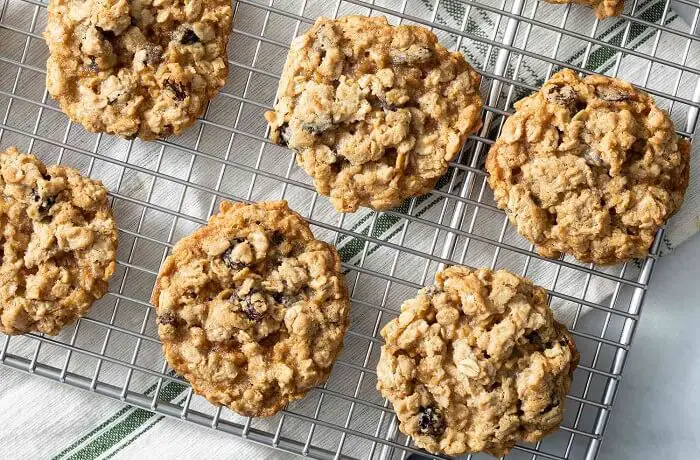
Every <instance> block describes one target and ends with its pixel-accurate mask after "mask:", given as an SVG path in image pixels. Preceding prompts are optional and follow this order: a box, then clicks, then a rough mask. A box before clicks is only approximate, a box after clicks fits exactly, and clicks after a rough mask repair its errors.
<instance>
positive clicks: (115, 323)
mask: <svg viewBox="0 0 700 460" xmlns="http://www.w3.org/2000/svg"><path fill="white" fill-rule="evenodd" d="M679 1H680V3H683V4H684V5H686V6H691V7H693V8H694V17H693V21H692V24H691V27H690V29H689V30H687V32H686V31H685V30H681V29H680V28H679V26H678V24H679V21H674V20H673V19H672V16H673V12H672V10H671V9H670V8H669V5H670V3H669V1H666V2H665V3H663V4H662V8H663V9H662V10H661V14H660V15H659V14H658V13H659V12H658V11H657V15H656V16H654V17H652V16H649V15H647V14H646V13H647V12H648V11H649V10H651V9H652V8H653V5H652V6H650V2H649V1H646V2H645V1H639V0H637V1H634V2H633V3H632V5H628V6H627V9H626V11H627V13H628V14H625V15H623V16H622V18H623V19H622V23H621V24H620V25H619V26H618V28H617V30H618V34H617V35H612V34H608V35H606V33H601V30H602V29H603V28H604V27H603V26H602V25H601V24H602V23H600V22H599V21H597V20H594V19H593V18H592V17H591V16H590V15H583V16H582V15H580V14H578V11H576V10H573V9H572V8H570V7H554V6H552V5H547V4H543V3H539V2H537V1H533V0H493V1H490V0H479V1H471V0H459V1H455V0H435V1H434V2H432V3H431V2H427V1H425V0H421V1H419V0H415V1H414V0H402V1H400V2H397V3H393V2H390V1H383V2H382V1H379V0H377V1H376V2H375V3H374V4H370V3H368V2H365V1H363V0H336V1H335V2H334V3H328V2H322V1H313V0H269V1H258V0H237V1H236V2H234V8H235V9H234V25H233V35H232V38H231V45H230V46H229V56H230V64H231V75H230V77H229V81H228V84H227V86H226V87H225V88H224V90H223V92H222V94H221V95H220V96H219V97H218V98H217V99H216V100H215V101H214V102H212V104H210V106H209V108H208V109H207V112H206V114H205V116H204V117H203V118H202V120H200V122H199V123H198V124H197V125H196V126H195V127H193V128H191V129H190V130H189V131H188V132H187V133H185V134H184V135H183V136H180V137H177V138H172V139H167V140H162V141H158V142H156V143H148V144H144V143H141V142H139V141H123V140H120V139H116V138H113V137H110V136H102V135H91V134H88V133H86V132H85V131H83V130H82V128H80V127H77V126H74V125H72V124H71V123H70V122H68V121H67V120H66V118H65V117H64V116H63V115H62V114H61V113H60V111H59V110H58V109H57V107H56V105H55V104H54V103H53V101H51V100H50V98H48V97H47V93H46V91H45V88H44V83H43V80H44V78H45V71H44V63H45V59H46V55H47V51H46V47H45V44H44V43H43V39H42V37H41V31H42V30H43V28H44V25H45V21H46V9H45V4H44V3H42V2H38V1H35V0H22V1H19V0H3V3H2V10H0V77H1V78H0V111H1V113H2V114H3V115H2V116H3V118H2V123H1V124H0V147H2V148H3V149H4V148H6V147H7V146H9V145H17V146H18V147H19V148H20V149H21V150H24V151H30V152H33V153H35V154H37V155H39V156H40V157H42V158H43V159H44V160H45V161H47V162H57V163H66V164H70V165H71V166H74V167H78V168H80V169H81V170H82V171H83V172H84V173H86V174H89V175H91V176H93V177H96V178H99V179H101V180H103V181H104V182H105V184H106V185H107V186H108V188H109V189H110V190H111V191H112V192H111V196H112V199H113V207H114V210H115V214H116V216H117V218H118V224H119V230H120V239H121V243H120V253H119V261H118V262H119V264H118V265H119V266H118V271H117V274H116V276H115V279H114V281H113V282H112V287H111V289H110V293H109V294H108V295H107V296H106V297H105V298H104V299H102V300H101V301H100V302H98V303H97V304H96V305H95V306H94V308H93V309H92V311H91V313H90V315H89V316H88V317H86V318H83V319H81V320H80V321H79V322H78V323H77V324H76V325H75V326H74V327H72V328H70V329H69V330H66V331H64V332H63V333H62V334H61V335H59V336H57V337H46V336H41V335H30V336H25V337H13V338H10V337H5V336H0V362H1V363H2V364H4V365H5V366H8V367H11V368H15V369H20V370H23V371H28V372H30V373H34V374H37V375H41V376H44V377H48V378H50V379H52V380H57V381H60V382H63V383H67V384H69V385H73V386H76V387H79V388H83V389H86V390H89V391H93V392H96V393H99V394H102V395H105V396H108V397H111V398H117V399H121V400H123V401H125V402H127V403H129V404H131V405H133V406H137V407H141V408H145V409H148V410H151V411H154V412H157V413H160V414H164V415H168V416H171V417H177V418H182V419H184V420H187V421H189V422H192V423H196V424H199V425H205V426H210V427H212V428H214V429H217V430H220V431H222V432H226V433H231V434H234V435H237V436H242V437H244V438H247V439H249V440H251V441H254V442H258V443H262V444H265V445H268V446H272V447H276V448H279V449H282V450H285V451H288V452H294V453H300V454H304V455H309V456H314V457H319V458H330V457H335V458H340V457H352V458H382V459H384V458H402V459H403V458H405V456H406V455H407V454H408V453H411V452H420V451H418V450H416V449H414V448H413V447H412V445H411V442H410V439H407V438H406V437H404V436H403V435H401V434H399V433H397V430H396V424H395V419H394V417H393V413H392V411H391V409H390V407H389V405H388V403H387V402H386V401H385V400H383V399H382V398H381V397H380V396H379V395H378V394H377V392H376V391H375V390H374V386H375V383H376V371H375V366H376V362H377V359H378V348H379V345H380V343H381V342H380V339H379V338H378V331H379V330H380V328H381V327H382V326H383V325H384V324H385V323H386V322H387V321H388V320H390V319H391V318H393V317H394V316H395V315H396V312H397V310H398V306H399V305H400V303H401V301H402V300H403V299H405V298H408V297H411V296H413V295H414V294H415V289H417V288H419V287H420V286H422V285H424V284H426V283H429V282H430V281H431V279H432V276H433V275H434V273H435V272H436V271H437V270H438V268H439V267H440V266H441V265H442V264H450V263H464V264H467V265H471V266H490V267H492V268H509V269H511V270H513V271H516V272H520V273H522V274H523V275H526V276H529V277H531V278H533V280H534V281H535V282H537V283H538V284H541V285H543V286H545V287H547V288H548V289H549V292H550V294H551V302H552V305H553V306H554V307H555V308H557V309H558V311H560V312H562V311H568V312H573V315H571V316H570V317H569V318H568V320H569V321H568V323H569V326H570V328H571V330H572V332H573V334H574V335H575V338H576V340H577V344H578V346H579V348H580V349H581V353H582V361H581V366H580V367H579V369H578V370H577V371H576V375H575V380H574V388H573V389H572V391H571V393H570V394H569V395H568V397H567V399H568V401H567V410H566V415H565V420H564V424H563V426H562V428H561V430H559V431H558V432H557V433H555V434H553V435H551V436H549V437H547V438H546V439H545V440H543V441H542V442H540V443H537V444H536V445H525V444H523V445H518V446H517V447H516V449H515V450H514V451H513V453H512V454H511V456H509V458H510V457H512V458H533V459H534V458H552V459H569V458H584V457H585V458H587V459H592V458H595V456H596V453H597V451H598V448H599V445H600V441H601V438H602V435H603V431H604V428H605V423H606V420H607V418H608V416H609V414H610V410H611V406H612V403H613V400H614V396H615V390H616V387H617V384H618V382H619V380H620V378H621V375H622V369H623V365H624V361H625V357H626V354H627V351H628V350H629V348H630V342H631V338H632V335H633V331H634V327H635V324H636V321H637V320H638V319H639V312H640V308H641V305H642V302H643V298H644V293H645V290H646V286H647V283H648V281H649V278H650V276H651V272H652V268H653V265H654V260H655V257H656V254H657V253H658V251H659V247H660V245H661V244H662V235H659V236H658V237H657V241H656V243H655V244H654V246H653V248H652V251H651V253H650V256H649V257H648V258H647V259H646V260H644V261H641V262H640V263H638V264H632V263H630V264H625V265H623V266H618V267H612V268H601V267H596V266H594V265H592V264H587V265H583V264H579V263H578V262H576V261H575V260H573V259H569V258H566V259H563V260H559V261H550V260H546V259H542V258H541V257H539V256H537V255H536V254H535V253H533V252H532V246H531V245H529V244H527V242H525V241H524V240H523V239H522V238H520V237H519V236H518V235H517V234H515V232H514V231H513V230H512V228H510V227H509V226H508V225H507V219H506V218H505V216H504V215H503V214H502V213H501V212H500V211H499V210H498V209H497V208H496V207H495V206H494V205H493V201H492V200H491V197H490V194H489V189H488V187H487V186H486V181H485V173H484V172H483V171H482V170H481V162H482V161H483V157H484V154H485V153H486V151H487V150H488V147H489V145H490V144H492V143H493V139H494V138H495V136H496V135H497V134H498V131H499V129H500V127H501V125H502V122H503V120H504V118H505V116H507V115H508V114H509V110H511V108H512V102H514V101H515V100H517V99H518V98H519V97H521V96H522V95H523V94H527V93H528V92H529V91H531V90H534V89H536V87H537V85H538V84H539V82H541V80H543V79H544V78H547V77H548V76H549V75H550V74H551V73H552V72H553V71H555V70H557V69H558V68H559V67H560V66H567V67H570V68H574V69H576V70H579V71H582V72H588V71H589V70H590V69H597V70H598V71H604V72H606V73H608V74H610V75H618V74H620V75H622V76H625V78H628V79H630V80H631V81H632V82H633V83H635V84H638V85H639V86H641V87H645V88H647V89H648V90H649V92H651V93H652V94H654V95H655V96H656V97H657V101H658V102H659V103H660V104H662V105H665V106H666V107H667V108H668V109H669V111H670V113H671V115H672V117H673V118H674V120H676V123H677V124H676V126H677V128H679V129H678V131H679V134H681V135H685V136H692V135H693V134H694V133H695V124H696V118H697V113H698V108H699V107H700V104H698V103H697V102H693V100H694V101H697V100H698V97H699V96H700V92H699V90H698V89H697V88H700V84H699V83H698V75H699V74H700V71H699V70H698V68H697V65H689V64H688V59H689V57H690V56H693V54H694V52H697V51H698V46H700V45H699V43H698V39H697V37H695V36H694V35H693V32H694V30H695V27H696V25H697V22H698V12H699V11H700V10H698V6H697V4H696V3H693V2H692V1H689V0H679ZM552 8H557V9H556V10H553V9H552ZM574 11H576V12H574ZM349 13H359V14H374V15H377V14H384V15H387V16H388V17H389V18H390V20H391V21H392V22H394V23H397V22H404V23H415V24H422V25H425V26H428V27H431V28H432V29H433V30H434V31H435V32H436V33H437V34H438V35H439V37H440V39H441V41H442V42H443V43H445V44H446V45H448V46H450V47H451V48H453V49H458V50H461V51H463V52H465V54H467V56H468V58H469V59H470V60H471V61H472V63H473V64H474V65H475V67H478V69H479V71H480V73H481V75H482V77H483V79H482V85H481V87H482V92H483V94H484V96H485V100H486V102H487V106H486V108H485V110H484V127H483V129H482V130H481V131H480V132H479V133H477V134H476V135H473V136H471V137H470V141H469V142H468V143H467V145H466V146H465V148H464V150H463V151H462V153H461V154H460V157H459V158H458V159H457V160H456V161H455V162H453V163H452V164H451V168H450V170H449V172H448V174H447V175H446V176H445V177H444V178H443V180H442V181H441V182H440V184H439V186H438V187H436V190H435V191H433V192H432V193H431V194H429V195H428V196H426V197H422V198H419V199H414V200H410V201H409V202H407V203H406V204H405V205H404V206H402V207H401V208H399V209H396V210H392V211H389V212H385V213H371V212H367V211H362V212H359V213H356V214H354V215H338V214H336V213H334V212H333V211H332V210H331V208H330V206H329V204H328V202H327V200H326V199H325V198H323V197H319V196H318V195H317V194H316V193H315V191H314V190H313V187H312V186H311V185H310V182H309V180H308V178H307V177H306V176H305V175H304V174H303V173H302V172H300V171H299V169H298V168H296V167H295V166H294V158H293V155H292V154H291V153H290V152H289V151H287V150H285V149H282V148H280V147H277V146H273V145H270V144H269V143H268V142H267V140H266V134H267V132H266V127H265V124H264V122H263V121H262V112H263V111H264V110H266V109H268V108H269V107H270V106H271V105H272V102H273V101H274V93H275V89H276V85H277V79H278V75H279V73H280V71H281V66H282V62H283V60H284V56H285V55H286V51H287V49H288V45H289V42H290V40H291V38H293V37H294V36H297V35H298V34H300V33H302V32H303V30H304V29H305V28H307V27H308V25H309V24H310V23H311V22H312V20H313V18H315V17H317V16H319V15H326V16H333V17H337V16H338V15H343V14H349ZM577 14H578V15H577ZM450 18H452V19H455V18H456V22H454V21H452V22H451V20H450ZM640 27H644V28H646V30H647V32H645V33H646V34H647V35H648V36H647V38H646V42H647V46H646V48H645V47H637V46H636V45H635V43H636V42H635V40H637V41H641V39H640V32H639V28H640ZM584 30H585V31H587V32H584ZM533 37H534V38H533ZM615 37H617V38H615ZM669 40H670V41H672V42H673V43H674V44H675V45H674V46H677V48H676V49H679V50H683V51H682V53H678V55H677V56H674V58H675V57H678V59H677V60H670V59H669V58H664V59H661V58H658V57H657V56H656V54H657V50H658V48H659V46H660V44H661V46H668V41H669ZM576 41H578V42H580V43H581V45H582V50H583V51H582V52H581V53H579V54H578V55H576V56H574V58H573V59H570V56H567V55H564V54H562V50H563V49H565V48H567V47H569V46H570V45H571V42H576ZM543 46H544V48H543ZM475 50H476V51H475ZM533 50H534V51H533ZM600 55H603V56H604V57H605V56H607V61H606V60H605V59H603V61H605V62H603V63H600V62H598V63H596V64H595V65H593V61H595V60H596V59H597V60H598V61H600ZM629 59H636V60H637V62H636V64H637V65H635V66H634V67H635V68H639V67H640V66H639V61H641V62H642V63H643V65H642V66H641V68H642V69H643V72H642V73H641V74H635V75H631V76H630V75H627V74H626V73H625V70H626V65H625V64H626V63H627V62H628V60H629ZM669 72H670V73H669ZM528 73H530V74H532V75H536V77H537V79H536V80H534V81H533V80H532V78H529V79H528V78H526V77H525V76H524V75H527V74H528ZM667 73H668V75H670V76H669V77H666V78H655V77H657V74H659V75H663V76H666V74H667ZM659 80H661V84H660V85H659V84H658V82H659ZM693 91H695V93H693ZM270 198H286V199H288V200H289V201H290V205H291V206H292V207H293V208H295V209H297V210H298V211H299V212H301V213H302V214H304V215H305V217H307V218H308V220H309V222H310V223H311V224H312V227H313V229H314V232H315V233H316V234H317V235H318V236H320V237H322V238H324V239H326V240H328V241H332V242H334V243H335V244H336V245H337V246H338V247H339V248H340V252H341V254H342V255H343V256H344V260H345V262H344V268H345V269H346V270H347V278H348V282H349V288H350V290H351V294H352V299H353V312H352V320H353V325H352V328H351V330H350V331H349V333H348V336H347V338H346V348H345V352H344V353H343V355H342V356H341V357H340V359H339V360H338V363H337V365H336V367H335V369H334V371H333V374H332V375H331V378H330V379H329V381H328V382H327V383H326V384H325V385H324V386H323V388H318V389H316V390H314V391H312V392H311V393H310V395H309V396H307V397H306V398H305V399H304V400H302V401H300V402H297V403H295V404H292V405H291V406H290V407H289V408H288V409H287V410H286V411H284V412H283V413H282V414H278V415H277V416H275V417H272V418H270V419H264V420H259V419H251V418H243V417H240V416H238V415H236V414H234V413H232V412H230V411H228V410H227V409H222V408H215V407H212V406H211V405H209V404H208V403H206V401H204V400H203V399H202V398H201V397H199V396H196V395H194V394H193V393H192V390H191V388H190V387H189V386H188V385H186V382H183V380H182V379H180V378H179V377H178V376H176V375H174V374H173V373H172V372H169V370H168V368H167V365H166V363H165V362H164V361H163V360H162V357H161V354H160V351H159V350H160V344H159V341H158V339H157V334H156V331H155V327H154V325H153V323H154V321H153V318H152V317H151V314H150V311H151V310H150V308H149V305H148V297H149V294H150V290H151V287H152V284H153V281H154V280H155V276H156V274H157V271H158V267H159V265H160V263H161V262H162V261H163V260H164V258H165V257H166V256H167V254H168V251H169V249H170V248H171V246H172V243H173V241H177V239H179V238H180V237H181V236H183V235H185V234H187V233H189V232H190V231H191V230H193V229H194V228H196V227H197V226H199V225H201V224H202V223H204V222H205V220H206V218H207V217H208V216H209V215H211V214H212V213H213V212H214V211H215V209H216V205H217V204H218V202H219V201H220V200H221V199H235V200H243V201H251V200H252V201H255V200H260V199H270ZM584 312H586V314H585V315H584V314H583V313H584ZM474 457H475V458H477V457H479V456H474Z"/></svg>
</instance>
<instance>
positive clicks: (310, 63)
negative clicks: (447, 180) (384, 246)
mask: <svg viewBox="0 0 700 460" xmlns="http://www.w3.org/2000/svg"><path fill="white" fill-rule="evenodd" d="M479 82H480V77H479V75H478V74H477V73H476V72H475V71H474V70H473V69H472V68H471V67H470V66H469V64H467V62H466V61H465V60H464V57H463V56H462V55H461V54H460V53H457V52H449V51H448V50H447V49H445V48H444V47H442V46H441V45H440V44H439V43H438V42H437V37H435V35H434V34H433V33H432V32H430V31H429V30H427V29H424V28H422V27H416V26H397V27H393V26H391V25H389V24H388V22H387V20H386V18H384V17H375V18H368V17H362V16H348V17H343V18H340V19H337V20H332V19H327V18H320V19H318V20H317V21H316V23H315V24H314V25H313V27H312V28H311V29H310V30H309V31H308V32H306V33H305V34H304V35H302V36H300V37H298V38H297V39H295V40H294V42H293V43H292V46H291V49H290V51H289V54H288V56H287V61H286V64H285V66H284V71H283V73H282V78H281V81H280V87H279V91H278V98H279V99H278V101H277V103H276V104H275V111H274V112H267V113H266V114H265V117H266V119H267V120H268V122H269V124H270V128H271V134H270V137H271V139H272V141H273V142H276V143H280V144H283V145H287V146H288V147H289V148H291V149H293V150H295V151H296V152H297V162H298V163H299V165H300V166H301V167H302V168H303V169H304V170H305V171H306V172H307V173H308V174H309V175H310V176H311V177H312V178H313V180H314V185H315V186H316V189H317V190H318V191H319V193H321V194H323V195H326V196H330V200H331V202H332V203H333V205H334V206H335V208H336V209H337V210H339V211H341V212H352V211H355V210H357V208H358V207H359V206H367V207H371V208H374V209H388V208H391V207H393V206H396V205H398V204H400V203H401V202H402V201H403V200H404V199H406V198H409V197H413V196H418V195H422V194H424V193H427V192H429V191H430V190H431V189H432V188H433V186H434V185H435V182H436V181H437V180H438V178H439V177H440V176H442V175H443V174H444V173H445V172H446V171H447V168H448V162H449V161H450V160H452V159H453V158H454V157H455V156H456V155H457V153H458V152H459V150H460V149H461V148H462V144H463V143H464V142H465V140H466V138H467V135H468V134H469V133H471V132H474V131H475V130H476V129H478V127H479V126H480V124H481V118H480V112H481V107H482V100H481V96H480V95H479Z"/></svg>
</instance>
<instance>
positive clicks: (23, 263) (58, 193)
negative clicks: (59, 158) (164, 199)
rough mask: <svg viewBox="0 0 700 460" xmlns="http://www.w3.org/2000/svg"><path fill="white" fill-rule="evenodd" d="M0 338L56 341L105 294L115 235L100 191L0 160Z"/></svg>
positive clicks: (8, 158)
mask: <svg viewBox="0 0 700 460" xmlns="http://www.w3.org/2000/svg"><path fill="white" fill-rule="evenodd" d="M0 190H1V193H2V199H1V200H0V222H2V228H3V232H2V236H0V242H1V243H2V246H0V332H3V333H5V334H10V335H14V334H24V333H27V332H43V333H45V334H51V335H55V334H58V332H59V331H60V329H61V328H62V327H63V326H65V325H67V324H70V323H72V322H74V321H75V320H76V319H77V318H79V317H81V316H83V315H85V314H86V313H87V311H88V310H89V309H90V306H91V305H92V303H93V302H94V301H95V300H97V299H99V298H101V297H102V296H103V295H104V294H105V292H107V281H108V279H109V278H110V276H112V274H113V273H114V269H115V267H116V262H115V261H116V249H117V227H116V225H115V223H114V218H113V217H112V211H111V209H110V207H109V201H108V200H107V190H105V188H104V187H103V186H102V183H100V182H99V181H95V180H92V179H89V178H87V177H83V176H81V175H80V172H79V171H77V170H75V169H73V168H67V167H64V166H49V167H48V168H47V167H46V166H44V165H43V164H42V163H41V162H40V161H39V160H38V159H37V158H36V157H35V156H33V155H26V154H21V153H19V152H18V151H17V149H16V148H14V147H11V148H10V149H8V150H7V151H6V152H2V153H0Z"/></svg>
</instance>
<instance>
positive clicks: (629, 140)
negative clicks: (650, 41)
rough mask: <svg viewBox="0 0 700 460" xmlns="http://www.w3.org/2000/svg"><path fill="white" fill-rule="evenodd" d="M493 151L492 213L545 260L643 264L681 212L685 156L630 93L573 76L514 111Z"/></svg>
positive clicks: (664, 120)
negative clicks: (565, 257)
mask: <svg viewBox="0 0 700 460" xmlns="http://www.w3.org/2000/svg"><path fill="white" fill-rule="evenodd" d="M515 109H516V111H515V114H514V115H512V116H511V117H509V118H508V119H507V120H506V122H505V124H504V126H503V130H502V132H501V135H500V136H499V138H498V139H497V141H496V143H495V144H494V145H493V146H492V148H491V150H490V151H489V154H488V158H487V161H486V168H487V170H488V172H489V173H490V177H489V184H490V185H491V188H493V191H494V198H495V200H496V203H497V204H498V207H500V208H501V209H505V210H506V213H507V214H508V217H509V220H510V222H511V223H512V224H513V225H515V226H516V227H517V230H518V232H519V233H520V234H521V235H523V236H524V237H526V238H527V239H528V240H530V241H531V242H532V243H534V244H535V245H536V246H537V251H538V252H539V253H540V254H542V255H543V256H546V257H553V258H554V257H559V256H560V255H561V253H569V254H572V255H573V256H574V257H576V258H577V259H578V260H580V261H582V262H596V263H600V264H611V263H616V262H621V261H624V260H627V259H630V258H635V257H644V256H645V255H646V253H647V251H648V250H649V247H650V245H651V243H652V242H653V240H654V235H655V234H656V231H657V230H658V229H659V228H660V227H661V226H662V225H663V223H664V221H665V220H666V219H668V218H669V217H670V216H671V215H673V214H674V213H675V212H676V211H677V210H678V208H679V207H680V206H681V204H682V202H683V195H684V193H685V189H686V187H687V186H688V174H689V161H690V146H689V144H688V142H687V141H686V140H684V139H679V138H678V137H677V136H676V133H675V132H674V127H673V123H672V122H671V119H670V118H669V116H668V114H667V113H666V112H665V111H663V110H661V109H659V108H658V107H657V106H656V105H655V104H654V101H653V99H652V98H651V97H650V96H649V95H648V94H646V93H644V92H643V91H640V90H638V89H636V88H634V87H633V86H632V85H630V84H628V83H626V82H624V81H621V80H616V79H612V78H608V77H603V76H600V75H591V76H588V77H586V78H580V77H579V76H578V75H577V74H575V73H574V72H572V71H570V70H564V71H562V72H559V73H557V74H555V75H554V76H552V78H551V79H550V80H549V81H547V82H546V83H545V84H544V86H543V87H542V90H541V91H539V92H537V93H535V94H533V95H531V96H529V97H527V98H525V99H522V100H520V101H518V102H517V103H516V104H515Z"/></svg>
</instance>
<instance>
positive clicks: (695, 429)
mask: <svg viewBox="0 0 700 460" xmlns="http://www.w3.org/2000/svg"><path fill="white" fill-rule="evenodd" d="M699 324H700V236H698V235H696V236H694V237H693V238H691V240H689V241H687V242H685V243H684V244H682V245H681V246H680V247H679V248H678V249H676V251H675V252H674V253H673V254H671V255H669V256H666V257H664V258H662V259H660V260H659V261H658V262H657V264H656V267H655V270H654V274H653V276H652V280H651V284H650V286H649V292H648V294H647V298H646V301H645V303H644V307H643V310H642V316H641V320H640V322H639V324H638V327H637V331H636V335H635V337H634V342H633V343H632V349H631V351H630V353H629V355H628V359H627V363H626V366H625V370H624V374H623V378H622V383H621V385H620V386H619V388H618V393H617V398H616V400H615V405H614V407H613V410H612V414H611V416H610V419H609V420H608V427H607V430H606V431H605V438H604V439H603V443H602V447H601V450H600V453H599V456H598V458H599V459H601V460H608V459H612V460H626V459H635V460H637V459H664V458H665V459H680V458H688V459H694V458H698V455H699V454H698V452H700V391H698V386H699V385H700V353H698V342H699V340H700V333H699V332H698V325H699Z"/></svg>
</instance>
